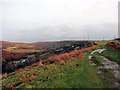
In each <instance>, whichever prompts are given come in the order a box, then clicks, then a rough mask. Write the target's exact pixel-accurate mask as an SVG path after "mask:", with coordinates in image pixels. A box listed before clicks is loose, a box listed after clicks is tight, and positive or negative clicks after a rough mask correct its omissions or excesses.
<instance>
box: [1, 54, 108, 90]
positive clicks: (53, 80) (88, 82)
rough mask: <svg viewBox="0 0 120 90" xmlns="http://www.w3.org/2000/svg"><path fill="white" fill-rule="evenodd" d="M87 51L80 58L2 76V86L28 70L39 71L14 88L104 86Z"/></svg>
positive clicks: (15, 79) (16, 79) (14, 80)
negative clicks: (33, 78) (32, 78)
mask: <svg viewBox="0 0 120 90" xmlns="http://www.w3.org/2000/svg"><path fill="white" fill-rule="evenodd" d="M88 55H89V53H85V54H84V55H83V57H82V58H71V59H69V60H67V61H64V64H61V63H60V62H57V63H54V64H49V65H44V66H41V65H38V66H36V67H33V68H30V69H29V70H24V71H22V72H19V73H15V74H14V75H11V76H7V77H6V78H4V79H3V80H2V81H3V86H4V87H6V86H8V85H10V84H11V83H13V82H15V83H18V81H19V78H20V76H21V75H22V74H26V75H27V76H28V77H30V76H31V75H30V74H28V73H29V72H30V71H32V72H33V71H35V70H37V71H39V74H37V75H35V78H36V79H35V80H33V81H31V82H26V83H21V84H20V85H17V86H16V88H105V87H107V86H106V85H104V82H103V81H102V80H101V79H100V77H99V75H98V74H97V70H96V67H95V66H92V65H91V63H90V62H89V60H88Z"/></svg>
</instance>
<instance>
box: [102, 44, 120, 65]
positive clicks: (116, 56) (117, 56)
mask: <svg viewBox="0 0 120 90" xmlns="http://www.w3.org/2000/svg"><path fill="white" fill-rule="evenodd" d="M104 48H105V49H106V51H104V52H103V53H102V55H104V56H106V57H107V58H109V59H110V60H112V61H115V62H117V63H118V64H120V51H118V50H116V49H114V48H110V47H106V46H104Z"/></svg>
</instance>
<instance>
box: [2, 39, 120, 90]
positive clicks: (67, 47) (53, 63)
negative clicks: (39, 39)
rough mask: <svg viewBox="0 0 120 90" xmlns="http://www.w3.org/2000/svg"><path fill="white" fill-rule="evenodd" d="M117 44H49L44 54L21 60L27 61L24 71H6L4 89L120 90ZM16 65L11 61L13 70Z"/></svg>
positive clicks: (38, 53) (88, 42)
mask: <svg viewBox="0 0 120 90" xmlns="http://www.w3.org/2000/svg"><path fill="white" fill-rule="evenodd" d="M96 43H97V44H96ZM113 44H115V45H113ZM117 45H118V42H117V41H114V43H112V41H96V42H95V43H94V42H90V41H61V42H56V43H55V42H54V44H51V45H48V46H47V45H46V46H47V47H46V48H44V50H43V51H40V52H37V53H33V54H32V55H28V56H27V58H25V59H23V58H21V59H19V60H20V61H25V62H19V63H18V65H19V67H20V68H18V69H16V70H13V71H12V72H7V71H8V70H7V68H6V69H5V70H4V71H6V72H4V74H3V77H2V82H3V88H4V89H6V90H8V89H12V88H119V87H120V86H119V85H120V83H119V81H120V77H119V74H120V71H119V69H118V68H119V65H120V64H119V56H120V53H119V49H118V46H117ZM116 47H117V48H116ZM28 61H29V62H28ZM14 62H18V61H14ZM14 62H12V63H13V65H12V64H11V62H8V64H9V66H10V67H9V70H10V68H13V66H14V65H15V66H16V64H14ZM27 64H29V65H27ZM11 65H12V66H11ZM22 65H23V66H22ZM14 68H15V67H14ZM11 70H12V69H11Z"/></svg>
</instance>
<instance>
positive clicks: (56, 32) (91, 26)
mask: <svg viewBox="0 0 120 90" xmlns="http://www.w3.org/2000/svg"><path fill="white" fill-rule="evenodd" d="M118 1H119V0H2V1H0V21H1V22H0V28H1V30H2V31H1V32H2V38H0V39H1V40H3V41H15V42H37V41H55V40H86V39H90V40H99V39H112V38H114V37H117V36H118Z"/></svg>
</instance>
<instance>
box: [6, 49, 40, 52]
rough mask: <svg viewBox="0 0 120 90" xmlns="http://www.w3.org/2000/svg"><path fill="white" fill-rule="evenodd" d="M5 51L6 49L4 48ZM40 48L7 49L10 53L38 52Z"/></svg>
mask: <svg viewBox="0 0 120 90" xmlns="http://www.w3.org/2000/svg"><path fill="white" fill-rule="evenodd" d="M6 51H7V50H6ZM40 51H42V50H34V49H15V50H9V51H8V52H12V53H35V52H40Z"/></svg>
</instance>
